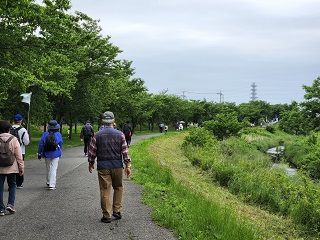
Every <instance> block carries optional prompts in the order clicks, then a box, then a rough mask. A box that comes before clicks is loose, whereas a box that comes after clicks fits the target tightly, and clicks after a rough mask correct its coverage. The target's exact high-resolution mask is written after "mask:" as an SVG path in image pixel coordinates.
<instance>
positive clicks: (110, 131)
mask: <svg viewBox="0 0 320 240" xmlns="http://www.w3.org/2000/svg"><path fill="white" fill-rule="evenodd" d="M96 158H97V170H100V169H113V168H122V167H123V162H124V163H125V164H127V163H129V162H131V159H130V156H129V152H128V146H127V142H126V139H125V136H124V134H123V133H122V132H121V131H119V130H116V129H114V128H113V127H111V126H106V127H105V128H104V129H103V130H101V131H98V132H97V133H96V134H95V135H94V136H93V138H92V139H91V142H90V145H89V151H88V162H89V163H91V164H94V163H95V159H96Z"/></svg>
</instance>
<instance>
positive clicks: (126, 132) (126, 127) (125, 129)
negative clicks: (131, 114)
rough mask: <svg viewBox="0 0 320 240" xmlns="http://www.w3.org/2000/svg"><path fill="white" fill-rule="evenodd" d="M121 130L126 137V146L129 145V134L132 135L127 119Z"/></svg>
mask: <svg viewBox="0 0 320 240" xmlns="http://www.w3.org/2000/svg"><path fill="white" fill-rule="evenodd" d="M122 132H123V133H124V136H125V138H126V142H127V145H128V147H130V144H131V136H132V128H131V126H130V123H129V121H127V122H126V124H125V125H124V126H123V128H122Z"/></svg>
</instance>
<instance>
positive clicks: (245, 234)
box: [130, 134, 261, 239]
mask: <svg viewBox="0 0 320 240" xmlns="http://www.w3.org/2000/svg"><path fill="white" fill-rule="evenodd" d="M168 135H169V134H168ZM168 135H167V136H168ZM167 136H163V137H160V139H158V138H157V139H155V138H152V139H148V140H144V141H141V142H139V143H136V144H135V145H134V146H133V147H132V148H130V154H131V157H132V159H133V165H134V166H135V168H134V175H133V176H132V179H133V181H135V182H136V183H139V184H142V185H144V186H145V188H144V193H143V197H144V201H145V203H146V204H147V205H149V206H151V207H152V208H153V210H154V211H153V214H152V217H153V219H154V220H155V221H156V222H157V223H158V224H160V225H162V226H165V227H166V228H168V229H172V230H173V231H174V233H175V234H176V236H177V237H178V238H179V239H261V238H260V237H258V236H257V235H256V232H255V231H254V229H253V228H252V226H251V224H250V223H249V222H248V221H246V220H245V219H243V218H239V217H238V214H237V212H236V211H234V210H233V209H231V208H229V207H227V206H226V205H224V204H220V203H219V202H215V201H211V200H210V199H209V198H205V197H204V196H203V194H201V192H202V190H203V191H206V190H207V189H202V190H201V188H202V186H195V187H196V188H197V191H193V189H192V188H190V187H191V185H188V183H189V182H190V183H191V182H192V181H193V179H194V178H195V175H197V174H199V173H198V172H194V173H193V174H192V175H190V176H185V180H186V179H187V178H188V179H189V180H188V181H184V180H182V179H180V180H179V179H178V178H177V176H176V175H177V172H180V170H182V169H181V166H179V165H176V164H175V162H174V161H170V159H171V160H173V158H175V157H176V154H173V156H171V155H170V154H171V153H172V152H171V149H169V150H167V144H169V145H172V142H171V141H174V142H175V141H177V140H178V141H179V139H181V136H182V135H181V134H172V136H175V137H172V136H171V137H169V138H168V137H167ZM163 140H170V143H166V144H163V142H162V141H163ZM159 141H160V142H159ZM159 143H160V145H159ZM174 145H175V146H177V145H176V144H174ZM159 148H160V149H159ZM160 152H161V154H160ZM163 154H164V155H163ZM167 156H168V157H169V158H170V159H168V158H167ZM162 159H166V160H165V161H163V160H162ZM167 161H169V162H171V164H169V165H171V167H168V166H167ZM185 164H186V165H188V164H187V162H185ZM181 180H182V181H181Z"/></svg>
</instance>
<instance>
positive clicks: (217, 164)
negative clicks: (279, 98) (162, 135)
mask: <svg viewBox="0 0 320 240" xmlns="http://www.w3.org/2000/svg"><path fill="white" fill-rule="evenodd" d="M201 132H203V130H201ZM250 134H251V136H250V139H251V140H250V141H248V136H246V137H245V138H242V139H241V138H235V137H231V138H229V139H228V140H226V141H217V140H215V139H214V138H212V139H211V140H207V141H206V142H205V143H204V144H203V147H201V148H199V146H198V144H197V145H195V146H194V145H193V141H192V139H193V138H196V139H197V138H198V134H195V135H194V136H193V132H190V136H189V137H188V138H186V141H185V143H184V151H185V154H186V155H187V156H188V158H189V159H190V161H191V162H194V159H195V155H196V159H197V163H198V164H199V166H200V167H202V169H207V171H208V172H210V173H211V174H212V177H213V180H214V182H216V181H217V182H219V183H220V185H221V186H223V187H226V188H228V189H229V191H230V192H232V193H233V194H236V195H237V196H239V197H240V198H241V199H243V200H244V201H246V202H248V203H250V204H254V205H256V206H260V207H261V208H263V209H266V210H268V211H270V212H272V213H277V214H282V215H283V216H286V217H290V218H291V219H293V221H295V222H296V223H298V224H303V225H304V226H306V227H308V229H309V231H310V233H311V234H310V236H311V235H312V234H314V233H316V232H318V231H319V230H320V214H319V212H320V191H319V186H318V185H317V184H315V183H314V182H313V181H311V180H310V179H307V178H306V177H303V176H302V175H299V174H297V175H295V176H289V175H288V174H286V171H285V169H279V168H273V167H272V162H271V159H270V158H268V157H267V156H266V154H263V153H262V152H260V150H261V149H260V147H259V146H262V145H261V144H260V142H261V139H262V141H263V144H266V143H267V144H270V143H273V144H275V145H273V147H275V146H278V145H277V144H278V143H279V139H281V138H282V139H283V137H284V136H280V137H279V136H276V137H272V136H271V137H270V136H268V135H269V134H266V135H261V136H260V139H259V140H257V139H258V138H257V137H256V136H255V135H252V133H250ZM254 138H255V140H253V139H254ZM244 139H245V140H244ZM268 139H269V140H268ZM190 140H191V141H190ZM212 146H214V148H213V147H212ZM217 149H220V150H217ZM258 150H259V151H258ZM195 152H196V153H195Z"/></svg>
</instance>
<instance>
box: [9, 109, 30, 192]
mask: <svg viewBox="0 0 320 240" xmlns="http://www.w3.org/2000/svg"><path fill="white" fill-rule="evenodd" d="M13 122H14V124H13V125H12V127H11V129H10V133H11V134H13V133H15V134H14V135H16V137H17V138H18V141H19V143H20V147H21V152H22V159H23V161H24V155H25V153H26V147H25V146H27V145H29V143H30V138H29V134H28V131H27V129H25V128H24V127H22V125H21V124H22V116H21V114H19V113H18V114H16V115H14V117H13ZM23 182H24V175H20V173H17V174H16V184H17V188H23Z"/></svg>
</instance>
